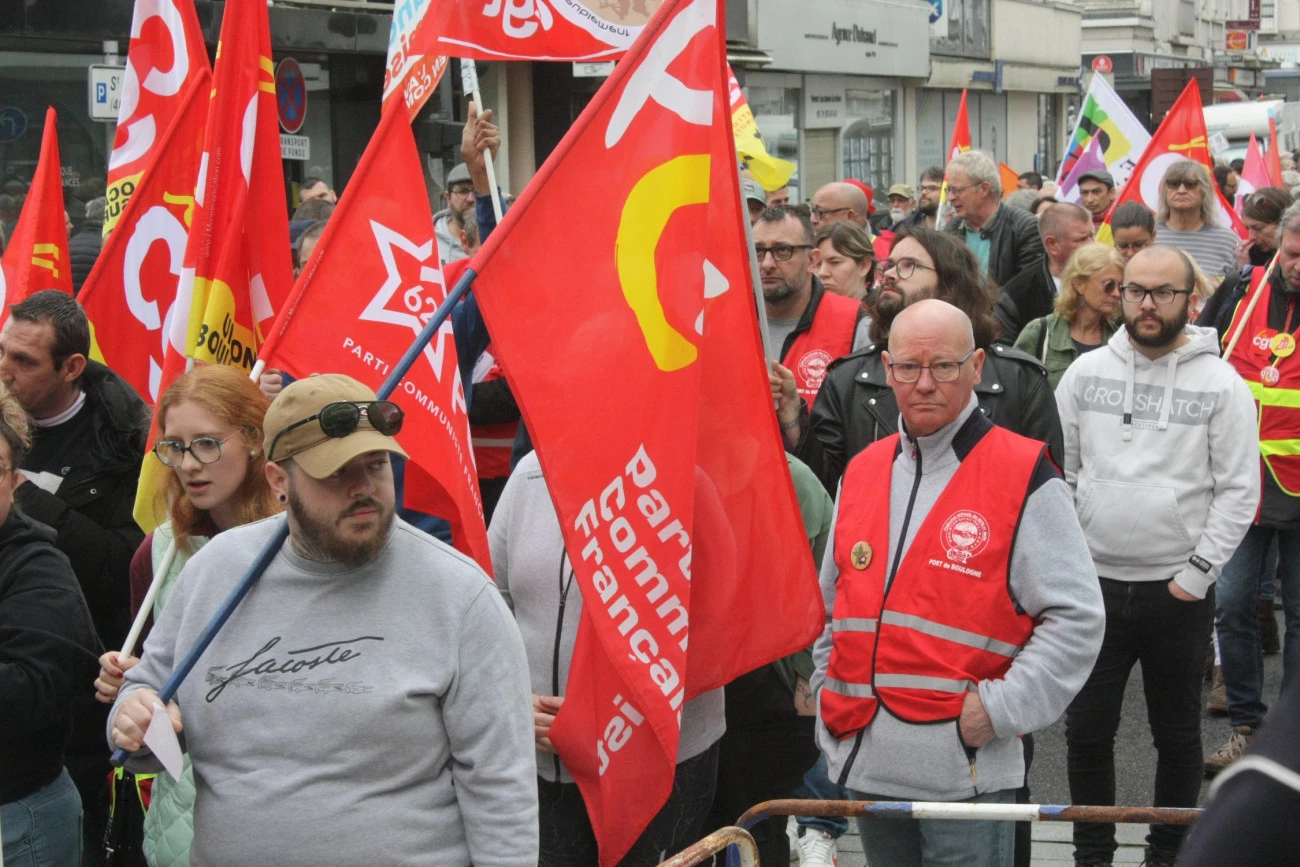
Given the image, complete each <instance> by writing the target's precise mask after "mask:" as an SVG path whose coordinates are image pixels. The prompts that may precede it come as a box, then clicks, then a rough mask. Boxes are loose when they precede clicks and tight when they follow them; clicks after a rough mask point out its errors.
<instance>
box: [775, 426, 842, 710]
mask: <svg viewBox="0 0 1300 867" xmlns="http://www.w3.org/2000/svg"><path fill="white" fill-rule="evenodd" d="M785 458H786V461H787V462H788V463H789V465H790V476H791V477H792V478H793V479H794V492H795V496H796V497H797V498H798V499H799V511H800V513H801V514H802V517H803V525H804V530H805V531H806V532H807V534H808V544H809V545H810V546H811V547H812V555H813V564H814V565H815V566H816V567H817V569H819V570H820V569H821V565H822V556H823V555H824V554H825V553H826V540H827V538H829V536H830V531H831V516H832V515H834V513H835V503H834V501H833V500H831V498H830V495H829V494H827V493H826V489H825V488H823V487H822V483H821V482H820V481H819V480H818V479H817V476H816V475H815V474H814V473H813V471H812V470H810V469H808V466H807V465H806V464H805V463H804V462H803V461H801V460H799V459H798V458H796V457H794V456H793V455H791V454H790V453H789V452H786V455H785ZM772 665H773V667H774V668H775V669H776V673H777V675H778V676H779V677H780V678H781V682H782V683H784V684H785V687H786V689H788V690H790V694H791V695H793V694H794V683H795V676H796V675H798V676H799V677H802V678H803V679H804V680H811V679H812V674H813V660H812V648H811V647H809V648H807V649H805V650H801V651H799V652H798V653H795V654H791V655H790V656H787V657H784V658H782V659H778V660H777V661H776V662H774V663H772Z"/></svg>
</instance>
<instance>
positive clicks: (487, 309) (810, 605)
mask: <svg viewBox="0 0 1300 867" xmlns="http://www.w3.org/2000/svg"><path fill="white" fill-rule="evenodd" d="M722 15H723V12H722V9H721V4H720V3H719V2H717V0H691V2H688V0H667V2H665V3H664V5H663V6H662V7H661V8H660V10H659V13H658V15H657V16H656V18H655V19H654V20H653V21H652V22H651V23H650V24H649V25H648V26H647V28H646V30H645V32H643V33H642V35H641V37H640V38H639V40H638V41H637V43H636V45H635V46H633V48H632V49H631V50H630V51H629V52H628V54H627V56H626V57H625V58H624V59H623V61H622V62H621V63H620V64H619V65H618V67H617V68H616V69H615V71H614V74H613V75H612V76H611V77H610V78H609V80H608V81H606V82H605V84H604V86H603V87H602V88H601V90H600V91H599V92H598V93H597V94H596V96H595V98H594V99H593V100H592V101H591V103H590V104H589V105H588V106H587V108H586V110H585V111H584V112H583V113H582V115H581V117H579V119H578V120H577V122H576V123H575V124H574V126H573V127H572V128H571V129H570V131H569V133H568V135H567V136H566V137H565V139H564V141H562V142H561V143H560V146H559V147H558V148H557V149H556V150H555V152H554V153H553V154H552V155H551V157H550V158H549V159H548V160H547V162H546V164H545V165H544V166H543V167H542V169H541V171H540V172H539V173H538V175H537V177H536V178H534V180H533V181H532V183H530V184H529V185H528V187H526V188H525V190H524V192H523V195H522V196H521V197H520V199H519V201H518V202H517V203H516V204H515V206H514V208H512V209H511V211H510V213H508V214H507V215H506V217H505V220H504V222H503V223H502V225H501V226H500V227H499V228H498V229H497V230H496V232H495V233H494V234H493V235H492V236H491V237H490V238H489V239H488V241H487V243H486V244H485V245H484V247H483V249H482V250H481V251H480V252H479V253H478V254H477V255H476V257H475V259H474V261H473V263H472V264H471V267H474V268H475V270H477V271H479V274H480V276H479V278H478V280H477V281H476V283H475V287H476V288H475V292H476V293H477V294H478V298H479V303H480V305H481V306H482V308H483V310H484V313H485V315H486V316H487V317H488V324H489V327H490V330H491V331H492V336H493V346H494V347H495V349H496V351H497V353H498V355H499V357H500V358H501V362H502V367H503V368H504V369H505V370H506V371H507V377H508V378H509V379H510V381H511V386H512V388H513V390H514V393H515V395H516V397H517V399H518V401H519V404H520V407H521V409H522V411H523V415H524V419H525V421H526V423H527V425H528V429H529V431H530V432H531V434H532V436H533V441H534V442H535V444H536V446H537V451H538V457H539V459H540V461H541V465H542V469H543V472H544V473H545V475H546V479H547V482H548V485H549V488H550V492H551V497H552V499H553V501H554V504H555V508H556V512H557V514H558V515H559V516H560V523H561V526H562V527H563V529H564V537H565V544H566V547H567V550H568V551H569V554H570V559H571V561H572V563H573V568H574V573H575V576H576V578H577V580H578V583H579V587H580V588H581V591H582V596H583V598H584V600H586V602H585V604H584V606H583V618H582V621H581V625H580V627H579V630H578V637H577V645H576V647H575V650H574V658H573V663H572V668H571V674H570V676H569V680H568V684H567V686H566V692H565V701H564V705H563V708H562V709H561V711H560V713H559V715H558V718H557V720H556V723H555V726H554V727H553V729H552V730H551V740H552V741H553V742H554V743H555V745H556V747H557V748H558V750H559V753H560V755H561V756H562V757H563V759H564V761H565V763H566V765H567V766H568V768H569V770H570V771H571V772H572V773H573V776H574V778H575V779H576V780H577V781H578V784H579V786H580V787H581V790H582V795H583V800H584V802H585V804H586V808H587V812H588V814H589V816H590V818H591V821H592V826H593V828H594V829H595V832H596V837H597V840H598V841H599V843H600V852H601V855H600V860H601V863H602V864H605V865H610V864H614V863H615V862H617V861H618V859H619V858H620V857H621V856H622V855H623V854H624V853H625V852H626V851H627V850H628V848H629V847H630V845H631V844H632V843H633V842H634V841H635V839H636V838H637V837H638V836H639V835H640V833H641V832H642V830H643V829H644V828H645V826H646V824H647V822H648V821H649V820H650V819H651V818H652V817H653V815H654V814H655V813H656V812H657V811H658V810H659V809H660V807H661V806H662V805H663V803H664V801H665V800H666V798H667V796H668V794H669V792H670V790H671V787H672V781H673V774H674V770H675V764H676V756H677V745H678V739H679V735H680V727H679V725H680V711H681V707H682V704H683V702H684V701H686V700H689V699H690V698H692V697H693V696H695V695H698V694H699V693H701V692H703V691H705V690H708V689H711V688H715V687H718V686H721V685H722V684H724V683H726V682H727V681H728V680H730V679H732V678H734V677H735V676H737V675H739V674H741V673H743V672H745V671H749V670H752V669H754V668H756V667H758V666H760V665H763V664H765V663H768V662H771V661H772V660H774V659H776V658H779V657H781V656H783V655H786V654H788V653H791V652H793V651H795V650H797V649H799V648H802V647H806V646H807V645H808V644H809V643H810V642H811V641H812V640H813V638H814V637H815V636H816V635H817V634H818V632H819V631H820V629H821V625H822V622H823V617H824V612H823V610H822V606H821V599H820V594H819V592H818V589H817V581H816V574H815V569H814V567H813V563H812V559H811V557H809V555H808V550H807V547H806V546H804V545H798V544H793V543H792V540H796V539H801V538H803V535H804V534H803V529H802V526H801V522H800V517H799V512H798V506H797V502H796V500H795V495H794V490H793V486H792V484H791V482H790V477H789V472H788V470H787V467H786V459H785V455H784V452H783V449H782V446H781V441H780V436H779V431H778V430H777V426H776V420H775V416H774V414H773V412H772V404H771V390H770V387H769V385H768V380H767V373H766V367H765V366H764V361H763V355H762V345H761V340H760V337H759V332H758V325H757V316H756V311H755V299H754V295H753V290H752V288H751V282H750V270H749V253H748V251H747V249H746V246H745V236H744V222H743V220H742V215H741V210H740V201H739V198H740V197H739V196H738V195H737V192H736V191H737V188H738V186H739V181H738V178H737V172H736V157H735V144H734V142H733V139H732V134H731V124H729V123H728V117H729V115H730V110H729V107H728V98H727V71H726V67H725V63H724V60H725V54H726V51H725V42H724V36H723V31H722V26H721V21H722ZM597 187H599V188H600V191H601V193H600V195H599V196H595V195H593V192H594V190H595V189H596V188H597ZM578 202H583V203H584V204H583V205H582V207H584V208H586V209H587V211H588V217H589V219H588V220H586V221H585V225H586V226H587V232H586V234H585V236H584V239H583V250H582V253H581V255H578V256H571V257H567V258H566V259H565V265H564V267H563V268H558V269H539V268H538V267H537V264H538V263H539V262H545V261H553V260H554V256H555V251H556V250H560V249H567V248H568V247H569V246H571V241H572V238H571V236H570V234H569V232H568V230H567V229H566V228H565V226H564V225H563V223H562V221H557V220H555V218H554V215H555V214H558V213H566V212H569V211H570V210H572V208H573V207H575V206H576V204H577V203H578ZM593 207H594V208H595V210H594V211H592V210H591V208H593ZM525 310H526V311H527V315H521V312H520V311H525ZM688 646H689V653H688V651H687V648H688Z"/></svg>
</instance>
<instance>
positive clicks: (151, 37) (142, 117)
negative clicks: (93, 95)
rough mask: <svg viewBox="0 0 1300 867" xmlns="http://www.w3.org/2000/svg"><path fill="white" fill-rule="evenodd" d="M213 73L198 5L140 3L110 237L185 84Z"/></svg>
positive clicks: (107, 213) (110, 204) (188, 1)
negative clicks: (195, 6)
mask: <svg viewBox="0 0 1300 867" xmlns="http://www.w3.org/2000/svg"><path fill="white" fill-rule="evenodd" d="M211 69H212V68H211V66H210V65H209V64H208V50H207V48H206V47H205V46H204V44H203V30H202V29H201V28H200V27H199V16H198V13H197V12H195V10H194V0H135V10H134V11H133V12H132V14H131V44H130V46H129V47H128V49H127V53H126V70H125V72H124V73H123V77H122V102H121V105H120V106H119V107H118V111H117V130H116V131H115V132H114V134H113V151H112V153H110V154H109V156H108V190H107V192H106V193H105V194H104V195H105V198H106V199H107V203H106V206H105V208H104V234H105V235H108V233H109V232H111V231H112V230H113V228H114V227H115V226H116V225H117V221H118V219H119V218H120V217H121V216H122V212H123V210H124V209H125V208H126V203H127V202H128V201H130V199H131V196H132V195H133V194H134V193H135V190H136V189H137V188H138V187H139V186H140V181H141V176H142V175H143V174H144V172H145V171H146V169H148V167H149V166H150V164H151V163H152V161H153V160H154V159H155V158H156V157H157V155H158V153H159V152H160V151H161V150H162V149H163V148H164V147H165V145H164V144H163V139H164V137H165V135H166V133H167V129H168V128H169V127H170V126H171V123H172V118H174V117H176V116H177V115H178V114H180V112H181V111H182V109H183V108H184V106H185V105H186V94H185V91H186V89H187V87H186V85H188V84H190V83H191V82H192V81H193V79H194V77H195V76H196V75H198V74H201V73H203V74H210V73H211ZM192 189H193V184H191V185H190V188H188V189H186V190H185V191H184V193H183V194H184V195H187V196H188V195H190V194H191V192H192ZM140 394H144V392H143V391H141V392H140Z"/></svg>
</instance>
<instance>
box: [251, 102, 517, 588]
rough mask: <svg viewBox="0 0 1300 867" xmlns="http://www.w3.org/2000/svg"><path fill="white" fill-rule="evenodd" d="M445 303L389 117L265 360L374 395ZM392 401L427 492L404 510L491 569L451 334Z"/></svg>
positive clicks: (411, 168)
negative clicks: (438, 525)
mask: <svg viewBox="0 0 1300 867" xmlns="http://www.w3.org/2000/svg"><path fill="white" fill-rule="evenodd" d="M446 296H447V289H446V287H445V286H444V285H443V278H442V273H441V271H440V269H439V266H438V247H437V244H436V242H435V241H434V237H433V213H432V211H431V210H430V208H429V197H428V194H427V193H426V192H425V187H424V168H423V164H422V163H421V161H420V153H419V150H418V149H417V148H416V145H415V136H414V134H413V133H412V132H411V125H410V123H409V122H408V121H407V118H406V112H405V109H404V107H403V106H401V105H396V104H395V105H390V106H389V107H388V109H386V110H385V111H384V113H383V119H382V120H380V122H379V128H378V129H377V130H376V131H375V134H374V137H373V138H371V140H370V144H369V145H368V146H367V147H366V152H365V153H364V154H363V155H362V157H361V162H360V163H359V164H358V165H357V170H356V172H355V173H353V175H352V180H351V181H349V182H348V188H347V191H346V192H345V193H344V194H343V198H342V199H340V200H339V207H338V210H336V211H335V212H334V215H333V216H332V217H330V220H329V223H328V224H327V225H326V227H325V233H324V234H323V235H322V236H321V239H320V242H319V243H318V244H317V245H316V251H315V253H313V255H312V257H311V259H310V260H309V261H308V263H307V265H306V267H305V268H304V269H303V271H302V274H301V275H300V276H299V278H298V282H297V284H296V285H295V286H294V289H293V294H292V296H290V298H289V299H288V301H287V302H286V303H285V305H284V308H283V309H282V310H281V312H280V315H279V316H278V317H277V318H276V320H275V324H274V325H273V326H272V327H271V329H270V332H269V334H268V336H267V342H266V343H265V344H264V345H263V346H262V354H261V357H262V358H263V359H265V360H266V362H267V364H268V366H271V367H279V368H282V369H284V370H287V371H289V373H291V374H293V375H294V376H295V377H299V378H301V377H304V376H307V375H309V374H311V373H315V372H327V371H328V372H332V373H346V374H347V375H348V376H351V377H354V378H356V379H358V380H360V381H362V382H364V383H366V384H367V385H369V386H371V387H372V388H375V389H378V387H379V385H380V383H382V382H383V381H384V379H386V378H387V376H388V373H389V370H390V369H391V367H392V365H394V364H395V363H396V362H397V360H398V359H399V358H401V357H402V354H403V353H404V352H405V351H406V349H407V347H408V346H410V344H411V342H412V341H413V340H414V339H415V336H416V335H417V334H418V333H419V332H420V329H421V328H423V327H424V325H425V324H426V323H427V322H428V320H429V316H430V314H432V313H433V311H434V310H435V309H436V308H437V307H438V305H439V304H441V303H442V301H443V299H444V298H446ZM393 400H395V401H396V402H397V403H398V404H400V405H401V406H402V408H403V409H405V410H406V422H405V425H404V426H403V428H402V432H401V434H399V435H398V440H399V441H400V442H401V443H402V445H403V446H404V447H405V448H406V450H407V452H408V453H409V454H410V456H411V460H412V463H411V464H408V465H407V473H408V476H409V475H410V473H411V472H412V471H413V470H414V469H415V467H416V466H419V467H420V468H422V469H423V470H424V471H425V474H427V475H428V476H429V477H430V478H431V480H432V482H431V483H425V480H424V479H421V480H420V481H419V482H415V481H413V480H409V479H408V482H407V485H406V498H407V503H406V504H407V505H408V506H414V507H417V508H420V509H421V510H423V511H429V512H432V513H434V514H437V515H441V516H443V517H446V518H448V519H449V520H450V521H451V525H452V539H453V541H454V542H455V543H456V546H457V547H458V548H460V549H461V550H462V551H464V552H465V553H467V554H470V555H471V556H473V557H474V558H475V559H476V560H478V562H479V564H480V565H482V566H483V568H484V569H490V568H491V562H490V560H489V555H488V544H487V530H486V529H485V527H484V526H483V504H482V500H481V498H480V497H479V490H478V478H477V474H476V472H475V470H474V461H473V452H472V447H471V446H470V435H469V415H468V414H467V412H466V408H465V394H464V391H463V389H462V386H461V381H460V368H459V366H458V365H457V360H456V344H455V341H454V340H453V339H452V333H451V323H450V322H447V323H446V324H444V325H443V327H442V328H441V329H440V330H439V331H438V335H437V337H436V338H435V339H434V340H433V342H432V343H431V344H430V345H429V346H426V347H425V348H424V353H423V355H422V356H421V358H420V359H419V360H418V361H416V363H415V366H414V367H412V368H411V372H410V373H408V374H407V375H406V378H405V379H403V380H402V384H401V385H400V386H399V387H398V390H397V391H396V392H395V393H394V394H393ZM417 496H423V497H424V498H425V499H423V500H422V502H420V503H418V504H417V503H415V502H413V499H414V498H415V497H417Z"/></svg>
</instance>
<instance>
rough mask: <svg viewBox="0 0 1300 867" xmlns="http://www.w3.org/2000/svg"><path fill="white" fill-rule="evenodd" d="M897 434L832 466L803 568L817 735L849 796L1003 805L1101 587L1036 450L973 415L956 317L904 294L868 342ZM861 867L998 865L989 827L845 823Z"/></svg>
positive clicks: (1084, 670) (1067, 500)
mask: <svg viewBox="0 0 1300 867" xmlns="http://www.w3.org/2000/svg"><path fill="white" fill-rule="evenodd" d="M884 360H885V363H886V369H887V372H888V379H889V385H890V387H891V388H892V389H893V390H894V395H895V397H896V399H897V401H898V407H899V412H900V420H899V433H898V434H896V435H894V436H891V437H888V438H886V439H882V440H879V441H877V442H875V443H873V444H872V445H870V446H868V447H867V448H866V450H864V451H863V452H861V453H860V454H859V455H857V456H856V457H855V458H853V460H852V461H850V463H849V465H848V469H847V470H845V473H844V478H843V481H842V483H841V487H840V491H839V497H838V499H837V502H836V518H835V522H834V528H833V531H832V537H831V541H830V542H829V543H828V545H827V549H826V558H825V560H824V562H823V564H822V572H821V584H822V594H823V596H824V597H825V599H826V612H827V621H826V622H827V626H826V630H825V632H824V633H823V634H822V636H821V638H819V639H818V641H817V644H816V646H815V647H814V649H813V661H814V664H815V666H816V669H815V672H814V674H813V681H812V687H813V689H814V690H815V691H816V693H817V697H818V724H817V742H818V746H820V747H821V749H822V751H823V752H824V753H825V754H826V758H827V765H828V768H829V771H830V775H829V776H830V779H831V780H833V781H837V782H838V783H839V784H840V785H842V786H845V787H847V788H848V789H849V791H850V792H851V794H852V795H853V796H854V797H855V798H862V799H865V800H896V801H898V800H901V801H953V802H957V801H964V802H977V803H997V804H1009V803H1013V802H1014V801H1015V795H1016V789H1018V788H1020V786H1021V785H1022V784H1023V782H1024V774H1025V764H1024V754H1023V750H1022V747H1021V743H1020V736H1021V735H1024V734H1027V733H1029V732H1032V731H1035V730H1037V729H1040V728H1044V727H1045V726H1048V725H1050V724H1051V723H1053V722H1054V721H1055V720H1056V719H1057V718H1058V717H1059V716H1060V715H1061V714H1062V713H1063V712H1064V710H1065V708H1066V707H1067V706H1068V705H1069V703H1070V701H1071V699H1072V698H1073V697H1074V695H1075V693H1077V692H1078V691H1079V689H1080V688H1081V687H1082V686H1083V684H1084V682H1085V681H1086V680H1087V677H1088V674H1089V672H1090V671H1091V669H1092V665H1093V662H1094V661H1095V660H1096V657H1097V653H1098V651H1099V650H1100V647H1101V633H1102V625H1103V622H1104V615H1103V608H1102V599H1101V591H1100V588H1099V585H1098V581H1097V574H1096V572H1095V571H1094V570H1093V566H1092V559H1091V557H1090V556H1089V554H1088V545H1087V542H1086V541H1085V540H1084V536H1083V531H1082V530H1081V529H1080V528H1079V522H1078V519H1077V518H1076V516H1075V510H1074V502H1073V499H1072V497H1071V495H1070V491H1069V489H1068V488H1067V487H1066V485H1065V482H1064V480H1063V479H1062V478H1061V475H1060V472H1059V471H1058V470H1057V469H1056V467H1055V465H1054V464H1052V462H1051V459H1050V458H1048V457H1047V454H1046V450H1047V448H1046V446H1045V445H1043V443H1041V442H1038V441H1036V440H1030V439H1027V438H1025V437H1022V436H1020V435H1018V434H1013V433H1011V432H1010V431H1008V430H1006V429H1005V428H1001V427H998V426H996V425H994V424H993V423H992V422H990V421H989V420H988V419H987V418H986V417H985V416H984V415H983V413H981V412H979V406H978V400H977V398H976V397H975V393H974V389H975V385H976V384H977V383H978V382H979V377H980V371H981V370H982V368H983V364H984V351H983V350H982V349H978V348H976V346H975V338H974V334H973V330H972V327H971V323H970V320H969V319H968V318H967V317H966V314H965V313H963V312H961V311H960V310H958V309H957V308H956V307H953V306H952V305H950V304H948V303H947V302H944V301H939V300H937V299H929V300H923V301H918V302H916V303H915V304H912V305H911V306H909V307H908V308H906V309H905V310H904V311H903V312H902V313H900V314H899V315H898V318H896V319H895V320H894V323H893V325H892V327H891V329H890V334H889V351H888V352H887V353H885V358H884ZM859 830H860V833H861V836H862V842H863V848H864V850H865V851H866V855H867V861H868V862H869V863H871V864H921V863H943V864H957V863H961V864H963V865H966V867H1003V865H1010V864H1011V859H1012V850H1013V837H1014V826H1013V824H1011V823H1006V822H993V821H990V822H975V821H957V820H949V821H925V822H922V821H918V820H904V819H897V820H895V819H891V820H889V821H887V822H880V821H876V820H870V821H861V822H859Z"/></svg>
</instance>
